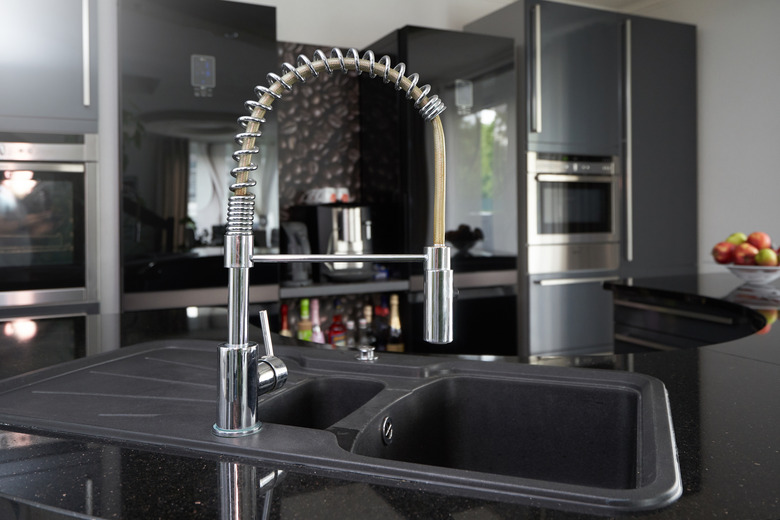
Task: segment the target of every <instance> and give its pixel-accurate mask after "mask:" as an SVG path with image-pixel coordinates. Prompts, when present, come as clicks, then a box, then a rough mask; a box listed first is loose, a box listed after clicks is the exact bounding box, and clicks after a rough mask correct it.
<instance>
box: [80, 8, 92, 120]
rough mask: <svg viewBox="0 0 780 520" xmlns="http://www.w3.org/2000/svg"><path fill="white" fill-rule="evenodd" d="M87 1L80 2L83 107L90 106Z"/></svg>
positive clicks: (90, 87)
mask: <svg viewBox="0 0 780 520" xmlns="http://www.w3.org/2000/svg"><path fill="white" fill-rule="evenodd" d="M89 36H90V35H89V0H81V71H82V80H83V83H82V93H83V96H84V97H83V102H84V106H85V107H88V106H90V105H91V104H92V92H91V91H92V84H91V79H90V70H89V69H90V61H89V60H90V56H89Z"/></svg>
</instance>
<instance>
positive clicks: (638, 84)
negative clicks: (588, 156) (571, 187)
mask: <svg viewBox="0 0 780 520" xmlns="http://www.w3.org/2000/svg"><path fill="white" fill-rule="evenodd" d="M623 36H624V38H625V56H624V58H625V67H624V69H625V72H624V74H625V82H626V83H625V89H626V92H625V97H624V99H625V130H624V132H625V150H624V154H623V157H624V175H625V183H624V187H625V190H626V194H625V204H624V225H623V229H624V241H623V258H622V260H621V275H623V276H626V277H629V276H653V275H662V274H663V275H674V274H685V273H695V272H696V269H697V247H696V244H697V194H696V190H697V182H696V177H697V173H696V171H697V155H696V141H697V137H696V136H697V131H696V28H695V27H694V26H691V25H685V24H680V23H673V22H666V21H661V20H653V19H648V18H641V17H630V18H628V19H626V20H625V21H624V24H623Z"/></svg>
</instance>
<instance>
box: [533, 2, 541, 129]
mask: <svg viewBox="0 0 780 520" xmlns="http://www.w3.org/2000/svg"><path fill="white" fill-rule="evenodd" d="M533 16H534V80H533V83H534V91H533V105H534V116H533V118H532V122H531V133H534V134H540V133H542V6H541V5H540V4H536V5H534V6H533Z"/></svg>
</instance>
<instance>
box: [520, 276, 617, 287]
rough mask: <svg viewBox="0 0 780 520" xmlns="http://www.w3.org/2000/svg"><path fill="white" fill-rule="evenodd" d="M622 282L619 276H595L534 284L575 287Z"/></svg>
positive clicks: (551, 280) (555, 279)
mask: <svg viewBox="0 0 780 520" xmlns="http://www.w3.org/2000/svg"><path fill="white" fill-rule="evenodd" d="M615 280H620V277H619V276H594V277H591V278H549V279H546V280H536V281H535V282H534V283H535V284H537V285H541V286H542V287H547V286H552V285H575V284H580V283H603V282H613V281H615Z"/></svg>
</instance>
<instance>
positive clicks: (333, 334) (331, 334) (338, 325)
mask: <svg viewBox="0 0 780 520" xmlns="http://www.w3.org/2000/svg"><path fill="white" fill-rule="evenodd" d="M328 343H330V344H331V345H333V347H334V348H338V349H344V348H347V327H346V326H345V325H344V321H343V320H342V318H341V314H334V315H333V322H332V323H331V324H330V327H328Z"/></svg>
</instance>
